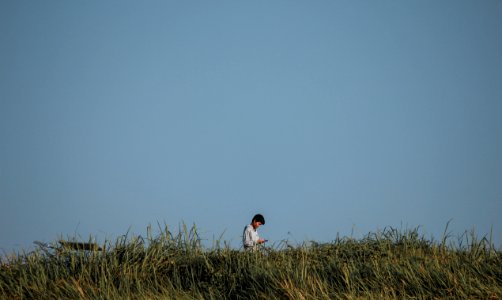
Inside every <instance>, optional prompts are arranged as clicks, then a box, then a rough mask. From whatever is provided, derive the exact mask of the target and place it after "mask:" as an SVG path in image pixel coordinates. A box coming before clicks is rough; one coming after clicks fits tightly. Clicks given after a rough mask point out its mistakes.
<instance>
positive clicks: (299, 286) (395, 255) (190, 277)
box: [0, 227, 502, 299]
mask: <svg viewBox="0 0 502 300" xmlns="http://www.w3.org/2000/svg"><path fill="white" fill-rule="evenodd" d="M151 232H152V230H151V228H149V230H148V234H147V237H146V238H142V237H137V236H127V235H126V236H123V237H120V238H118V239H117V240H116V241H115V242H114V243H112V242H105V243H104V244H103V245H100V247H101V249H100V250H94V251H75V250H71V249H68V248H65V247H62V246H61V245H60V244H58V243H57V242H53V243H52V244H51V245H50V247H44V246H41V247H40V248H38V249H37V250H35V251H34V252H31V253H25V254H18V255H15V256H12V257H10V258H9V259H7V260H6V259H4V260H3V261H2V263H1V265H0V299H411V298H418V299H434V298H450V299H502V253H501V252H500V251H499V250H496V249H495V248H494V246H493V245H492V244H491V242H490V241H489V240H487V239H486V238H483V239H480V240H478V239H477V238H476V237H475V236H474V234H471V235H468V234H466V235H464V236H463V237H461V238H459V241H458V242H457V243H456V244H455V245H453V243H450V244H447V243H448V242H449V240H450V239H451V238H449V237H445V238H444V239H443V240H441V241H438V242H435V241H431V240H427V239H425V238H424V237H423V236H420V235H419V234H418V230H417V229H415V230H405V231H399V230H396V229H393V228H388V229H386V230H384V231H383V232H379V233H371V234H368V235H367V236H366V237H364V238H362V239H359V240H357V239H352V238H339V237H338V238H337V239H336V240H334V241H333V242H331V243H323V244H319V243H315V242H310V243H306V244H304V245H300V246H295V247H291V246H288V245H287V243H281V244H280V245H277V246H275V247H274V248H263V249H261V250H260V251H258V252H254V253H249V252H243V251H239V250H235V249H231V248H229V247H227V246H223V247H221V246H220V242H219V241H217V242H215V243H214V246H213V247H212V248H210V249H207V248H204V247H202V246H201V240H200V238H199V236H198V234H197V231H196V230H195V227H193V228H191V229H188V228H187V227H183V228H182V229H181V230H180V231H179V232H178V233H176V234H173V233H172V232H170V231H169V230H168V229H167V227H166V228H162V230H161V233H160V234H159V235H158V236H153V235H152V234H151ZM91 242H92V241H91Z"/></svg>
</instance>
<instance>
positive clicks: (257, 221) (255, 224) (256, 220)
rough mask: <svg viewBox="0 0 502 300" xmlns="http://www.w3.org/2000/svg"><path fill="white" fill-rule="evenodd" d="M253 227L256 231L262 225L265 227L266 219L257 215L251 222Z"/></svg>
mask: <svg viewBox="0 0 502 300" xmlns="http://www.w3.org/2000/svg"><path fill="white" fill-rule="evenodd" d="M251 225H252V226H253V228H254V229H258V227H260V226H261V225H265V218H264V217H263V216H262V215H261V214H256V215H255V216H254V217H253V219H252V220H251Z"/></svg>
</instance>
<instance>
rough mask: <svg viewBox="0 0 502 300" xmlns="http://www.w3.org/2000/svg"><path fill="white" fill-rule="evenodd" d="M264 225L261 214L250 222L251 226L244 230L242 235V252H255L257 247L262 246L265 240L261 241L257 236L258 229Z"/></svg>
mask: <svg viewBox="0 0 502 300" xmlns="http://www.w3.org/2000/svg"><path fill="white" fill-rule="evenodd" d="M261 225H265V218H264V217H263V216H262V215H261V214H256V215H255V216H254V217H253V219H252V220H251V224H249V225H247V226H246V227H245V228H244V233H243V235H242V244H243V246H244V250H253V251H254V250H256V249H258V245H260V244H263V243H265V242H266V240H264V239H261V238H260V236H259V235H258V231H257V229H258V227H260V226H261Z"/></svg>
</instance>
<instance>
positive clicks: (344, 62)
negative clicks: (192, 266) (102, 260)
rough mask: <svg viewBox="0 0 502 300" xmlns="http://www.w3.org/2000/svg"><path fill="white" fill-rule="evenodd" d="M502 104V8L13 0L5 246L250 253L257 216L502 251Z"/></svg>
mask: <svg viewBox="0 0 502 300" xmlns="http://www.w3.org/2000/svg"><path fill="white" fill-rule="evenodd" d="M501 114H502V2H501V1H497V0H483V1H464V0H443V1H436V0H434V1H429V0H425V1H385V0H384V1H369V0H368V1H363V0H361V1H336V0H331V1H322V0H319V1H260V0H259V1H155V0H151V1H116V0H109V1H55V0H54V1H52V0H50V1H17V0H16V1H14V0H6V1H1V2H0V207H1V209H0V252H4V253H6V252H10V251H20V249H23V250H26V249H29V248H30V247H33V246H34V245H33V241H44V242H51V241H55V240H57V239H59V238H60V237H67V238H70V237H77V238H79V239H82V240H84V241H87V240H88V239H89V237H94V238H96V239H97V240H98V241H104V240H114V239H115V238H116V237H119V236H121V235H123V234H126V233H128V232H129V233H130V234H135V235H144V234H145V232H146V228H147V227H148V226H149V225H150V224H151V225H152V226H153V227H154V229H155V228H157V225H158V224H160V225H162V226H164V225H167V226H168V228H169V229H170V230H172V231H173V232H176V231H177V230H178V229H179V228H180V224H183V223H184V224H186V225H187V226H189V227H190V226H192V225H193V224H195V225H196V227H197V228H198V232H199V235H200V237H201V238H202V239H203V240H204V241H205V242H206V243H207V244H208V245H211V243H212V242H213V241H214V240H217V239H221V240H224V241H226V242H227V243H228V244H229V245H231V246H232V247H236V248H238V247H239V246H240V243H241V235H242V231H243V229H244V226H245V225H246V224H249V223H250V221H251V218H252V216H253V215H254V214H255V213H262V214H263V215H264V216H265V219H266V224H265V225H264V226H262V227H260V229H259V233H260V235H261V237H263V238H267V239H269V240H270V242H269V243H270V244H269V245H271V246H274V245H275V246H277V245H278V244H279V243H280V242H281V241H288V242H290V243H292V244H300V243H303V242H306V241H316V242H330V241H333V240H335V239H336V237H337V236H341V237H356V238H360V237H363V236H365V235H366V234H367V233H369V232H379V231H382V230H384V229H385V228H389V227H392V228H397V229H403V230H405V229H416V228H419V232H420V233H421V234H423V235H424V236H425V237H427V238H432V239H434V240H440V239H441V238H442V235H443V234H444V233H445V231H446V232H447V233H448V234H449V235H451V236H453V237H457V238H459V237H461V236H462V234H463V233H465V232H466V231H468V232H473V233H475V234H476V235H477V236H478V237H479V238H482V237H491V239H492V241H493V243H494V244H495V245H496V246H498V247H502V218H500V214H501V212H502V117H501ZM447 224H448V225H447ZM454 241H455V238H454Z"/></svg>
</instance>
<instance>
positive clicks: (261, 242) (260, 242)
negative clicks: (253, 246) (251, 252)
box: [258, 239, 267, 244]
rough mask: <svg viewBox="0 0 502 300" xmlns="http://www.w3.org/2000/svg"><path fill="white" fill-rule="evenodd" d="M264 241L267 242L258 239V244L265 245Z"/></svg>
mask: <svg viewBox="0 0 502 300" xmlns="http://www.w3.org/2000/svg"><path fill="white" fill-rule="evenodd" d="M266 241H267V240H264V239H259V240H258V244H263V243H265V242H266Z"/></svg>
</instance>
